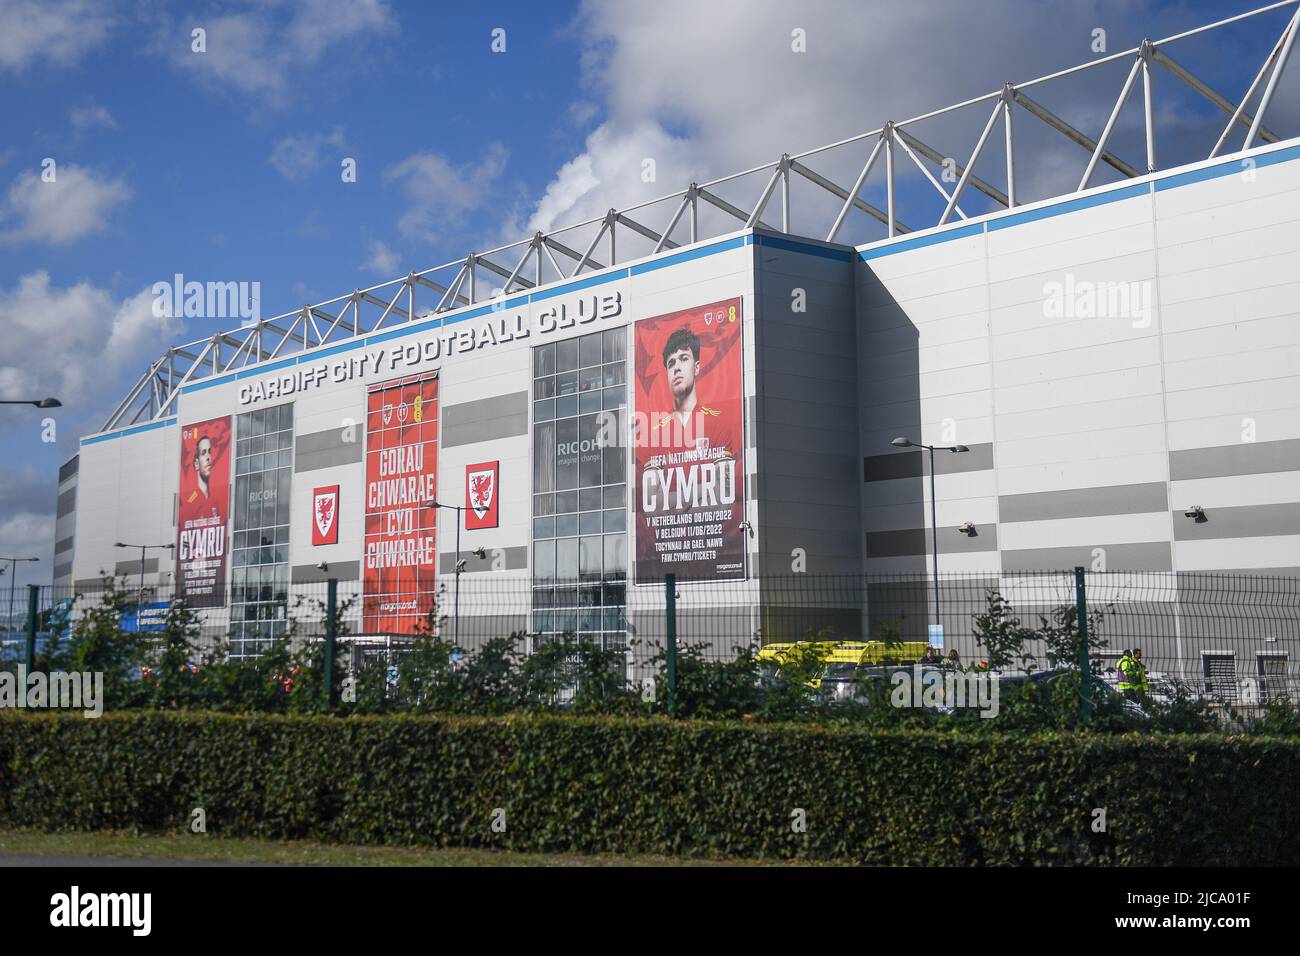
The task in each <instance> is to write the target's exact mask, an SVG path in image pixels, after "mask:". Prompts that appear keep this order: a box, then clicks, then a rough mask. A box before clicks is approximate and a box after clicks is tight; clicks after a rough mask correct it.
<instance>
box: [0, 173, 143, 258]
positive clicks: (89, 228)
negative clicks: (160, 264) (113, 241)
mask: <svg viewBox="0 0 1300 956" xmlns="http://www.w3.org/2000/svg"><path fill="white" fill-rule="evenodd" d="M130 196H131V191H130V190H129V189H128V188H127V186H126V183H124V182H123V181H122V180H120V179H107V178H101V177H100V176H99V175H98V174H97V173H95V171H94V170H92V169H87V168H86V167H84V166H76V165H73V164H71V163H68V164H66V165H58V166H56V167H55V179H54V181H53V182H45V180H44V179H42V177H41V175H40V174H39V173H36V172H33V171H31V170H28V171H27V172H24V173H21V174H19V176H18V178H17V179H15V180H14V181H13V183H12V184H11V185H10V187H9V194H8V196H7V197H6V199H5V202H4V204H3V206H0V229H2V230H3V231H0V241H3V242H6V243H17V242H26V241H35V242H49V243H54V244H63V243H69V242H74V241H76V240H77V239H80V238H82V237H83V236H87V235H89V234H91V233H94V232H103V231H104V230H105V229H106V228H108V217H109V215H110V214H111V213H112V211H113V208H114V207H115V206H117V205H119V204H120V203H123V202H125V201H126V200H127V199H129V198H130Z"/></svg>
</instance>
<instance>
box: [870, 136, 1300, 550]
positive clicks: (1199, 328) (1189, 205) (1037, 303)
mask: <svg viewBox="0 0 1300 956" xmlns="http://www.w3.org/2000/svg"><path fill="white" fill-rule="evenodd" d="M1249 172H1250V175H1249V176H1245V175H1243V174H1242V166H1241V163H1240V162H1239V161H1238V160H1229V161H1227V162H1224V163H1219V164H1217V165H1216V164H1210V165H1207V166H1205V167H1204V168H1199V167H1193V168H1191V169H1189V170H1184V171H1181V172H1177V173H1172V174H1165V175H1161V176H1156V177H1148V178H1147V179H1145V180H1142V181H1140V182H1138V183H1137V184H1125V185H1121V186H1119V187H1110V188H1106V189H1101V190H1094V191H1093V192H1092V193H1091V194H1089V195H1088V196H1087V197H1084V198H1081V199H1073V200H1067V201H1063V202H1060V201H1058V202H1056V203H1047V204H1041V205H1040V206H1039V207H1030V208H1028V209H1025V210H1014V211H1011V212H1008V213H1003V214H1001V215H999V216H994V217H990V218H988V219H987V220H985V221H982V222H979V223H975V224H973V225H966V224H964V225H959V226H956V227H953V228H949V229H946V230H942V231H940V232H938V233H934V234H931V235H928V236H923V237H920V238H905V239H902V240H895V241H893V242H890V243H884V244H877V245H875V246H871V247H863V248H862V249H861V250H859V251H860V259H861V261H860V264H859V268H858V275H857V287H858V301H857V309H858V319H859V335H860V342H861V349H860V361H859V369H860V373H859V374H860V376H861V382H862V392H863V402H862V419H861V434H862V445H863V456H864V464H863V468H864V473H863V476H864V483H863V492H862V506H863V514H864V520H863V533H864V535H865V553H866V569H867V570H868V571H895V570H901V569H907V570H925V569H926V564H927V558H926V555H927V554H929V553H931V548H932V546H931V543H930V539H929V537H928V533H927V530H926V529H927V528H928V526H929V509H930V498H929V487H928V480H929V479H928V475H929V472H928V467H927V465H926V461H925V458H924V456H923V455H922V454H920V453H918V452H915V451H897V450H895V449H893V448H891V447H890V444H889V442H890V440H891V439H892V438H894V437H896V436H899V435H905V436H909V437H911V438H913V439H919V440H921V441H924V442H927V443H930V444H936V445H939V444H942V445H953V444H964V445H967V446H969V447H970V449H971V451H970V452H969V453H966V454H952V453H949V452H946V451H940V452H938V456H939V457H938V460H937V461H936V469H935V470H936V492H937V499H938V505H937V512H938V514H937V523H938V525H939V553H940V555H941V558H942V560H941V568H940V570H941V572H951V571H963V572H972V573H979V574H987V573H998V572H1003V571H1006V572H1012V571H1028V570H1052V569H1060V568H1070V567H1073V566H1075V565H1083V566H1085V567H1089V568H1091V569H1094V570H1103V569H1105V570H1152V571H1172V570H1178V571H1195V570H1203V569H1207V568H1228V569H1252V570H1259V571H1269V570H1272V571H1277V572H1284V573H1288V574H1296V573H1300V441H1297V439H1298V438H1300V314H1298V313H1300V280H1298V279H1297V276H1300V147H1297V146H1295V145H1291V146H1289V147H1288V146H1283V147H1280V148H1279V147H1269V148H1267V149H1262V150H1257V151H1255V162H1254V165H1253V167H1252V168H1251V169H1250V170H1249ZM1106 284H1111V288H1112V289H1113V290H1114V291H1113V292H1111V291H1110V290H1108V289H1107V288H1106ZM1093 292H1095V293H1096V294H1097V298H1096V299H1095V300H1093V301H1092V303H1090V302H1089V300H1088V295H1089V294H1090V293H1093ZM1058 293H1059V294H1058ZM1108 295H1113V296H1114V297H1113V298H1110V299H1107V296H1108ZM1125 295H1127V296H1128V302H1127V307H1125V302H1124V298H1123V297H1124V296H1125ZM1197 504H1199V505H1201V506H1202V507H1203V508H1204V509H1205V512H1206V515H1207V519H1208V520H1206V521H1205V522H1201V523H1197V522H1195V521H1192V520H1191V519H1188V518H1186V517H1185V516H1184V515H1183V512H1184V510H1185V509H1187V508H1189V507H1191V506H1192V505H1197ZM963 522H970V523H971V524H973V525H974V526H975V528H976V530H977V534H976V535H975V536H974V537H971V536H968V535H964V534H960V533H958V532H957V530H956V528H957V526H958V525H960V524H962V523H963Z"/></svg>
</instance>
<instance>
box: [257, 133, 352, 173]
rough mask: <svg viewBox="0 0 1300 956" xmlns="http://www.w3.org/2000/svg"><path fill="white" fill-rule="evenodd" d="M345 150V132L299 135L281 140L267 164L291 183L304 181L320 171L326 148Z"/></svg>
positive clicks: (272, 151)
mask: <svg viewBox="0 0 1300 956" xmlns="http://www.w3.org/2000/svg"><path fill="white" fill-rule="evenodd" d="M327 147H328V148H331V149H336V150H339V149H343V148H344V138H343V130H341V129H335V130H334V131H333V132H331V133H297V134H291V135H289V136H286V137H284V138H283V139H281V140H279V141H278V142H277V143H276V144H275V146H274V147H273V148H272V149H271V155H270V157H268V159H267V162H268V163H270V164H271V166H272V167H273V168H274V169H275V171H276V172H277V173H279V174H280V175H281V176H283V177H284V178H285V179H288V180H290V181H293V180H298V179H302V178H303V177H304V176H307V175H308V174H310V173H313V172H315V171H316V170H318V169H320V166H321V163H323V162H324V161H325V160H324V157H323V156H322V153H324V152H325V150H326V148H327Z"/></svg>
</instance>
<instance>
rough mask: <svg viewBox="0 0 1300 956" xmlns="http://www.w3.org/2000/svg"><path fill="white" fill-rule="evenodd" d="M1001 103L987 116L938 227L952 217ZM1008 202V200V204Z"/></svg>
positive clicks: (987, 138) (991, 129) (982, 149)
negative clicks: (982, 130)
mask: <svg viewBox="0 0 1300 956" xmlns="http://www.w3.org/2000/svg"><path fill="white" fill-rule="evenodd" d="M1002 107H1003V103H1002V102H1001V101H1000V100H999V101H998V104H997V105H996V106H994V107H993V112H992V113H990V114H989V120H988V122H987V123H985V124H984V132H982V133H980V138H979V141H978V142H977V143H976V144H975V149H974V150H973V151H972V152H971V154H970V161H969V162H968V163H967V164H966V168H965V169H964V170H962V174H961V178H960V179H958V180H957V185H956V187H955V188H954V189H953V191H952V197H951V198H950V199H949V200H948V205H947V206H945V207H944V210H943V215H942V216H940V217H939V225H941V226H942V225H943V224H944V223H945V222H947V221H948V217H949V216H951V215H952V210H953V207H954V206H956V205H957V200H958V199H960V198H961V191H962V190H963V189H965V188H966V182H967V180H969V179H970V174H971V170H972V169H974V168H975V164H976V163H977V162H978V161H979V158H980V153H982V152H983V151H984V144H985V143H987V142H988V140H989V133H991V132H993V124H994V123H996V122H997V119H998V114H999V113H1000V112H1002ZM1009 203H1010V200H1008V204H1009Z"/></svg>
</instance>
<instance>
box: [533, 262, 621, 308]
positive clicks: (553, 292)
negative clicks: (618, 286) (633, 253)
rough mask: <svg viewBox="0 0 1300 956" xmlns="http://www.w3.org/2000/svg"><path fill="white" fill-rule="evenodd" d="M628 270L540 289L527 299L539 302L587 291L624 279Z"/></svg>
mask: <svg viewBox="0 0 1300 956" xmlns="http://www.w3.org/2000/svg"><path fill="white" fill-rule="evenodd" d="M627 276H628V270H627V269H626V268H623V269H612V270H610V271H609V272H603V273H601V274H600V275H594V276H587V277H586V278H585V279H575V280H574V281H572V282H566V283H565V284H564V285H557V286H555V287H553V288H550V289H542V290H541V291H540V292H534V293H533V294H532V295H530V296H529V297H528V301H529V302H541V301H543V300H544V299H553V298H555V296H557V295H565V294H567V293H569V292H577V291H578V290H579V289H589V288H591V287H592V286H594V285H603V284H604V283H606V282H614V281H615V280H617V279H626V278H627Z"/></svg>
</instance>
